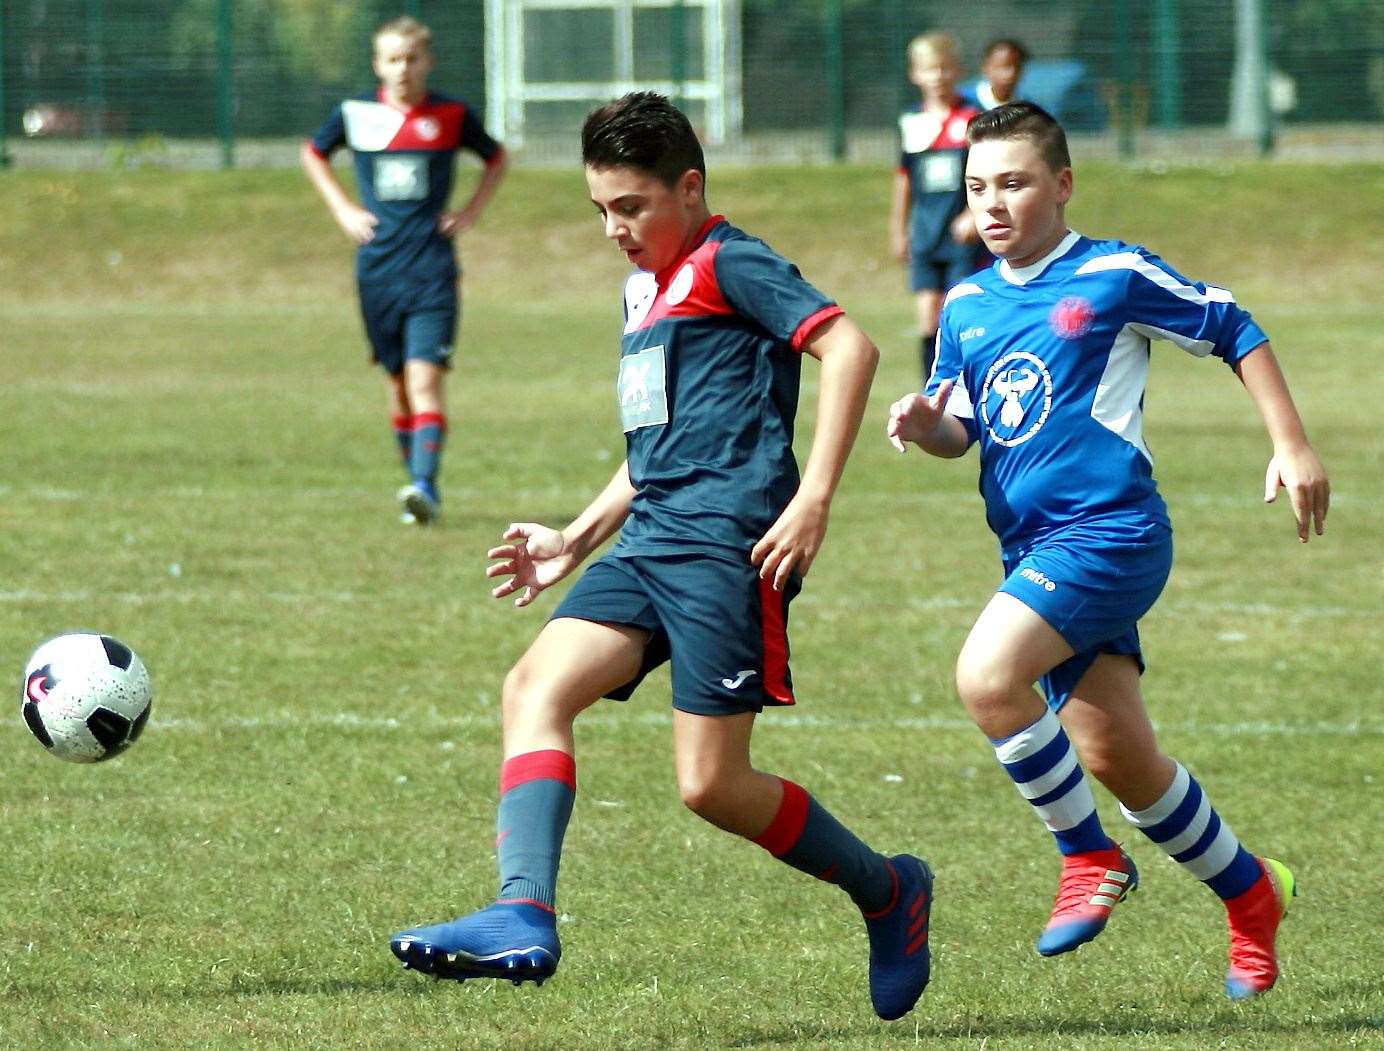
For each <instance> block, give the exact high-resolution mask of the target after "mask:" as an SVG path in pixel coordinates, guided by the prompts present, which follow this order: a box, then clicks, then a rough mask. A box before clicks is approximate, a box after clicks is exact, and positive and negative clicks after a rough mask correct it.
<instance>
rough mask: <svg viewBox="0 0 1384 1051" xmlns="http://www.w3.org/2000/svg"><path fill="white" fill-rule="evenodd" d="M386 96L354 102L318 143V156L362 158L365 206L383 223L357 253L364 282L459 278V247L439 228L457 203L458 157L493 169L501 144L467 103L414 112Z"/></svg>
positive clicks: (435, 103)
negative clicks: (338, 153)
mask: <svg viewBox="0 0 1384 1051" xmlns="http://www.w3.org/2000/svg"><path fill="white" fill-rule="evenodd" d="M383 99H384V96H383V94H382V93H377V94H375V95H366V96H362V97H360V98H355V99H347V100H346V101H345V102H343V103H341V105H339V106H337V108H336V109H335V110H333V111H332V115H331V116H330V117H328V118H327V122H326V123H325V124H323V125H322V127H321V128H319V129H318V131H317V134H316V135H314V136H313V137H312V140H311V146H312V149H313V150H315V151H316V152H317V154H318V156H321V157H328V156H330V155H331V153H332V151H334V150H336V149H337V148H338V147H340V146H347V147H349V148H350V149H351V151H352V152H353V153H354V154H355V162H356V182H357V183H358V184H359V186H360V198H361V204H362V205H364V207H365V208H366V210H367V211H370V212H372V213H374V215H375V216H376V217H377V218H378V219H379V221H380V223H379V226H377V227H376V228H375V236H374V238H373V239H372V240H371V241H370V243H369V244H365V245H361V247H360V250H359V251H358V252H357V253H356V276H357V277H358V278H359V279H360V280H362V281H380V280H387V279H393V278H402V279H404V280H409V281H412V280H417V279H420V278H431V277H436V276H439V275H441V276H444V277H452V278H455V277H456V273H457V265H456V255H455V253H454V251H453V248H452V242H451V240H450V239H449V238H447V237H444V236H443V235H442V233H441V232H440V231H439V230H438V228H437V220H438V217H439V216H440V215H441V214H442V212H443V210H444V209H446V207H447V200H448V198H450V197H451V195H452V172H453V167H454V164H455V161H456V153H457V150H461V149H468V150H471V151H472V152H474V153H476V154H478V155H479V156H480V157H481V159H483V160H485V161H489V160H491V159H492V158H494V157H495V156H497V155H498V154H499V153H500V152H501V147H500V144H499V143H498V142H496V141H495V140H494V139H492V138H491V137H490V136H489V135H487V134H486V131H485V128H484V127H483V126H482V125H481V122H480V121H479V120H478V119H477V118H476V116H475V114H474V113H473V112H472V111H471V109H470V107H469V106H467V105H466V103H464V102H459V101H457V100H455V99H449V98H446V97H444V96H442V95H437V94H429V95H428V96H427V98H425V99H424V100H423V101H422V102H420V103H419V104H418V105H416V106H414V107H413V108H412V109H410V110H408V111H404V110H399V109H395V108H394V107H393V106H390V105H388V104H386V103H385V102H384V100H383Z"/></svg>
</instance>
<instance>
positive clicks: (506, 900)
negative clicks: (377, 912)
mask: <svg viewBox="0 0 1384 1051" xmlns="http://www.w3.org/2000/svg"><path fill="white" fill-rule="evenodd" d="M582 158H583V161H584V163H585V166H586V179H587V186H588V188H589V190H590V195H591V200H592V203H593V204H594V205H595V206H596V209H597V211H598V212H599V214H600V217H601V222H602V226H603V229H604V231H605V235H606V236H607V237H608V238H610V239H611V240H613V241H615V243H616V245H617V246H618V247H619V248H620V250H621V251H622V252H624V254H625V256H626V258H627V259H628V260H629V261H630V262H631V263H632V264H634V266H635V267H637V268H638V269H637V271H636V272H635V273H634V274H633V275H631V277H630V278H629V280H628V282H627V283H626V286H625V325H624V335H623V338H622V341H621V357H620V362H619V374H618V383H617V390H618V403H619V411H620V418H621V421H622V424H623V428H624V431H625V435H626V442H627V451H628V455H627V459H626V462H625V463H623V464H621V465H620V468H619V469H618V470H617V471H616V472H615V475H614V477H612V478H611V480H610V482H609V484H608V485H607V486H606V487H605V489H604V490H603V491H602V492H601V494H600V495H599V496H597V497H596V499H595V500H594V501H593V502H592V503H591V504H590V506H588V507H587V508H586V510H584V511H583V512H582V513H581V514H580V515H578V516H577V518H576V519H575V520H574V521H573V522H572V523H571V524H570V525H569V526H568V527H567V528H566V529H563V530H561V531H558V530H554V529H549V528H547V527H545V526H541V525H538V524H535V523H516V524H514V525H511V526H510V527H509V529H508V530H507V531H506V532H505V534H504V539H505V541H506V543H504V544H502V545H501V546H499V547H496V548H494V549H493V550H491V551H490V553H489V554H490V557H491V558H492V559H496V560H497V561H496V562H495V563H494V564H493V565H492V566H491V567H490V569H489V570H488V573H489V575H490V576H491V577H499V578H505V579H504V580H503V582H502V583H501V584H499V586H497V587H496V588H495V589H494V594H495V596H496V597H503V596H506V595H511V594H515V593H517V594H518V597H517V599H516V602H515V604H516V605H519V606H525V605H528V604H529V603H531V602H533V600H534V599H535V598H536V597H537V596H538V594H539V593H540V592H542V591H543V590H544V589H545V588H548V587H550V586H552V585H553V584H555V583H557V582H558V581H559V580H562V579H563V578H564V577H566V576H567V575H568V574H570V573H571V572H572V571H573V570H575V569H576V567H577V566H578V564H580V563H581V562H582V561H583V559H585V558H586V556H587V555H589V554H590V553H591V552H592V551H593V550H595V549H596V548H597V547H598V546H599V545H600V544H601V543H602V542H603V541H605V540H606V539H607V538H608V537H610V536H612V535H613V534H614V533H615V532H616V531H617V530H618V531H619V532H620V538H619V542H618V543H617V544H616V545H615V546H614V547H613V548H612V549H611V551H610V552H609V553H608V554H606V555H605V556H604V557H602V558H600V559H598V560H597V561H596V562H595V563H593V564H592V565H591V566H590V567H589V568H588V569H587V570H586V572H585V573H584V574H583V575H582V577H581V579H580V580H579V581H577V583H576V584H575V585H574V586H573V588H572V589H571V590H570V591H569V592H568V593H567V595H566V596H565V597H564V599H563V601H562V602H561V603H560V604H559V606H558V608H557V610H556V611H555V612H554V614H553V617H552V619H551V620H549V621H548V623H547V625H546V626H545V627H544V628H543V629H542V631H541V632H540V633H539V635H538V638H537V639H536V640H535V641H534V642H533V644H532V645H531V646H530V647H529V649H528V651H527V652H526V653H525V654H524V656H523V657H522V658H520V660H519V662H518V663H517V664H516V665H515V667H514V669H513V670H512V671H511V672H510V673H509V675H508V676H507V677H506V679H505V684H504V690H503V716H504V763H503V766H502V767H501V770H500V792H501V795H500V805H499V817H498V833H499V839H498V854H499V867H500V890H499V894H498V896H497V899H496V901H495V902H494V904H492V905H490V906H489V907H488V908H485V909H482V910H481V911H480V912H477V913H474V914H472V915H469V916H464V917H461V918H459V919H457V920H454V921H452V922H450V923H442V924H438V925H435V926H432V927H423V928H417V929H413V930H408V931H404V932H402V933H400V934H398V935H395V937H394V938H393V939H392V941H391V947H392V949H393V951H394V953H395V955H396V956H398V957H399V959H400V960H402V961H403V962H404V963H405V965H407V966H409V967H413V968H416V969H418V970H421V971H424V972H427V973H430V974H434V975H438V976H440V977H444V978H457V979H465V978H472V977H492V978H510V979H512V980H515V981H523V980H525V979H534V980H538V981H541V980H543V979H544V978H546V977H548V976H549V975H551V974H552V973H553V971H554V970H555V969H556V967H557V964H558V959H559V954H560V948H559V944H558V934H557V927H556V925H555V917H554V912H553V907H554V906H553V902H554V891H555V884H556V879H557V868H558V857H559V853H560V850H561V847H562V839H563V834H564V831H565V829H566V826H567V821H568V818H569V816H570V814H571V811H572V802H573V796H574V793H575V790H576V761H575V758H574V756H575V749H574V745H573V734H572V726H573V721H574V720H575V719H576V717H577V716H578V715H579V714H580V713H581V712H582V711H584V710H585V709H586V708H588V707H590V706H591V705H592V704H594V703H595V702H596V701H597V700H598V699H599V698H600V697H602V696H608V697H614V698H617V699H624V698H626V697H628V696H629V695H630V693H631V692H632V691H633V690H634V689H635V687H636V686H637V685H638V684H639V682H640V680H641V679H642V678H643V677H644V675H645V674H646V673H647V672H648V671H650V670H651V669H652V668H654V667H656V666H657V665H659V664H661V663H663V662H665V661H667V662H670V664H671V669H672V682H673V708H674V712H673V751H674V763H675V766H676V770H677V780H678V786H679V789H680V791H681V794H682V798H683V801H684V802H685V803H686V804H687V806H688V807H689V808H691V809H692V810H693V811H694V812H695V813H697V814H698V815H699V816H700V817H702V818H704V819H706V820H707V821H709V822H711V823H712V824H714V825H716V826H717V827H719V828H722V829H724V830H726V831H728V832H731V833H734V834H736V835H739V836H743V837H745V838H746V839H749V840H752V841H753V842H755V843H757V844H759V845H760V846H762V847H764V848H765V849H766V850H768V851H769V852H770V853H771V854H773V855H774V856H775V857H777V858H778V859H779V860H781V861H784V862H786V863H787V864H789V865H791V866H793V867H794V868H797V869H799V870H801V871H803V872H806V873H808V874H810V875H812V876H816V877H817V878H819V879H823V880H826V881H828V882H831V883H835V884H837V885H838V886H840V887H841V888H842V889H843V890H845V891H846V892H847V894H849V895H850V897H851V899H852V900H853V901H854V902H855V904H856V905H857V906H859V908H860V909H861V911H862V913H863V914H864V917H865V924H866V928H867V931H868V936H869V942H870V978H869V981H870V992H871V999H872V1002H873V1004H874V1007H875V1010H876V1011H877V1012H878V1013H879V1015H880V1016H881V1017H884V1018H897V1017H900V1016H902V1015H903V1014H905V1013H907V1011H908V1010H909V1009H910V1008H912V1006H913V1004H914V1003H915V1002H916V1001H917V999H918V997H919V995H920V994H921V993H922V991H923V987H924V986H925V985H926V984H927V980H928V968H929V959H930V957H929V948H928V921H929V913H930V908H931V892H932V874H931V872H930V871H929V869H928V867H927V866H926V865H925V864H924V863H923V862H921V861H919V860H918V859H917V858H914V857H912V856H910V855H906V854H903V855H898V856H896V857H894V858H885V857H883V856H882V855H880V854H878V853H876V852H875V851H874V850H872V849H870V848H869V847H868V846H866V845H865V844H864V843H863V842H861V841H860V840H859V839H858V838H856V836H855V835H854V834H853V833H851V832H850V831H849V830H847V829H846V828H845V827H844V826H842V825H841V824H840V823H839V822H838V821H837V820H836V819H835V818H834V817H832V815H831V814H830V813H828V812H827V810H826V809H825V808H824V807H823V806H822V805H821V804H820V803H818V802H817V801H816V800H815V799H814V798H813V797H812V796H810V795H809V794H808V793H807V792H806V791H804V790H803V789H802V788H801V787H799V786H798V785H797V784H794V783H793V782H791V781H788V780H785V779H782V778H779V777H776V776H774V775H772V774H768V773H764V772H762V771H760V770H757V769H755V767H754V766H753V765H752V764H751V761H750V734H751V731H752V729H753V727H754V722H755V716H756V714H757V713H758V712H760V711H761V710H762V709H763V708H764V707H766V706H770V707H772V706H778V705H788V704H793V703H794V695H793V684H792V678H791V676H790V674H789V667H788V639H787V633H786V628H787V621H788V607H789V603H790V602H791V600H792V599H793V597H794V595H796V594H797V592H798V590H799V587H800V586H801V576H802V575H803V574H805V573H806V572H807V570H808V569H809V567H810V566H811V565H812V562H813V559H814V558H815V557H816V555H817V551H818V549H819V547H820V546H821V543H822V539H823V536H824V534H825V532H826V527H827V516H828V512H829V510H830V507H831V500H832V495H833V493H834V492H835V490H836V486H837V482H838V481H839V479H840V476H841V471H842V469H843V468H844V466H845V461H846V456H847V454H848V453H849V451H850V448H851V445H852V444H853V442H854V440H855V435H856V431H857V429H858V427H859V424H860V418H861V414H862V413H863V411H864V407H865V401H866V397H867V395H868V393H869V388H870V382H871V379H872V377H873V375H874V370H875V365H876V361H877V358H878V352H877V351H876V350H875V347H874V345H873V344H872V343H871V342H870V340H869V339H868V338H867V337H866V336H865V334H864V333H863V332H861V330H860V329H859V328H858V327H857V326H856V325H855V324H854V323H853V322H852V321H851V320H850V319H849V318H847V317H846V316H845V315H844V314H843V313H842V311H841V308H840V307H838V306H837V305H836V304H835V303H833V302H832V301H831V300H830V299H829V298H828V297H826V296H824V295H823V294H822V293H821V292H819V291H817V289H815V288H814V287H813V286H812V285H810V284H808V283H807V282H806V281H805V280H803V278H802V276H801V275H800V274H799V272H798V270H797V268H796V267H794V266H793V265H792V264H791V263H789V262H787V261H786V260H784V259H783V258H781V257H780V256H778V255H777V254H776V253H775V252H774V251H773V250H772V249H770V248H769V247H768V246H767V245H765V244H764V243H763V242H762V241H759V240H757V239H755V238H753V237H750V236H748V235H747V234H745V233H744V232H742V231H741V230H739V229H737V228H736V227H734V226H732V225H731V224H730V223H729V222H727V221H726V219H725V218H724V217H722V216H719V215H712V214H711V212H710V210H709V209H708V207H707V203H706V197H705V186H706V166H705V163H704V161H703V158H702V149H701V145H700V143H699V142H698V141H697V137H696V134H695V133H694V132H693V130H692V127H691V125H690V124H689V123H688V121H687V118H686V117H685V116H683V114H682V113H680V112H679V111H678V110H677V109H675V108H674V107H673V106H672V105H671V104H670V103H669V102H668V100H667V99H665V98H663V97H662V96H660V95H656V94H652V93H635V94H630V95H626V96H625V97H624V98H622V99H620V100H619V101H617V102H614V103H611V104H610V105H608V106H605V107H603V108H601V109H598V110H596V111H595V112H593V113H592V114H591V115H590V116H589V117H588V118H587V121H586V124H585V126H584V127H583V129H582ZM803 354H808V355H810V356H812V357H814V358H816V359H818V361H820V363H821V371H820V374H819V375H820V395H819V398H818V418H817V425H816V430H815V432H814V436H813V442H812V451H811V455H810V456H809V457H808V460H807V464H806V467H805V469H804V470H803V472H802V474H801V477H799V472H798V467H797V464H796V462H795V460H794V457H793V451H792V441H793V418H794V415H795V412H796V409H797V401H798V384H799V374H800V370H801V362H802V356H803Z"/></svg>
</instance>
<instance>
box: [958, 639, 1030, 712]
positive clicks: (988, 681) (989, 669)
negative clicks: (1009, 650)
mask: <svg viewBox="0 0 1384 1051" xmlns="http://www.w3.org/2000/svg"><path fill="white" fill-rule="evenodd" d="M1016 685H1019V684H1016V683H1015V682H1014V681H1013V676H1012V674H1011V673H1010V671H1009V669H1007V668H1005V667H1004V666H1003V665H1001V664H999V663H998V662H995V661H988V660H981V659H975V658H973V657H970V656H968V654H967V653H966V652H965V651H963V652H962V654H961V656H960V658H958V660H957V662H956V692H957V694H958V695H959V696H960V697H961V703H962V704H964V705H965V706H966V710H967V711H968V712H970V713H971V715H972V717H973V718H976V719H980V718H981V717H982V716H983V715H985V714H988V713H991V712H1001V711H1004V710H1006V709H1008V708H1009V707H1011V706H1012V704H1013V695H1014V690H1015V687H1016Z"/></svg>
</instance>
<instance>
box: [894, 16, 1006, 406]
mask: <svg viewBox="0 0 1384 1051" xmlns="http://www.w3.org/2000/svg"><path fill="white" fill-rule="evenodd" d="M908 79H909V80H911V81H912V82H913V83H914V84H915V85H917V87H918V89H919V91H920V92H922V101H921V102H920V104H919V106H918V108H917V109H915V110H910V111H908V112H907V113H904V114H903V115H902V116H901V117H900V118H899V135H900V139H901V151H900V155H899V169H898V172H897V174H896V175H895V177H894V196H893V207H892V208H891V209H890V214H889V233H890V246H891V249H892V251H893V254H894V258H896V259H897V260H898V261H899V262H901V263H907V264H908V288H909V291H911V292H912V293H913V295H914V300H915V309H916V310H917V317H918V338H919V346H918V352H919V361H920V364H921V366H922V373H923V379H924V381H926V380H927V377H928V375H929V374H930V373H931V372H932V362H933V357H934V348H935V346H936V342H937V320H938V317H939V316H940V315H941V312H942V296H943V295H944V294H945V292H946V291H947V289H949V288H951V286H952V285H954V284H956V283H957V282H958V281H960V280H961V279H962V278H963V277H965V276H967V275H968V274H970V273H972V272H973V271H974V270H976V269H977V268H979V267H980V266H982V265H983V264H984V263H985V261H986V260H987V259H988V258H989V257H988V255H987V253H986V252H985V249H984V246H982V245H981V243H980V237H979V235H978V234H977V233H976V227H975V222H974V221H973V220H972V219H971V214H970V212H969V210H968V209H967V208H966V187H965V185H964V184H963V182H962V176H963V175H964V173H965V171H966V128H967V126H968V125H969V124H970V123H971V121H972V120H973V119H974V118H975V117H976V115H977V114H978V113H979V112H980V111H979V110H978V109H976V108H975V107H974V106H971V105H969V104H967V103H966V102H965V100H963V99H962V97H961V96H960V95H959V94H957V90H956V86H957V83H958V81H959V80H960V79H961V61H960V59H959V57H958V52H957V45H956V41H955V39H953V38H952V37H951V36H950V35H949V34H947V33H925V34H924V35H922V36H919V37H915V38H914V39H913V41H912V42H910V43H909V45H908Z"/></svg>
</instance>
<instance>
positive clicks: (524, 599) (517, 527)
mask: <svg viewBox="0 0 1384 1051" xmlns="http://www.w3.org/2000/svg"><path fill="white" fill-rule="evenodd" d="M504 539H506V540H510V541H514V543H509V544H501V545H500V546H499V547H492V548H491V549H490V550H489V551H487V552H486V553H485V557H486V558H491V559H499V561H498V562H494V563H492V564H491V565H489V566H486V568H485V575H486V576H488V577H509V579H508V580H506V581H503V582H501V583H500V585H499V586H498V587H495V588H492V589H491V591H490V593H491V594H492V595H493V596H495V597H496V598H504V597H505V596H506V595H512V594H514V592H516V591H518V590H520V589H521V588H522V589H523V594H521V595H520V596H519V597H518V598H517V599H515V600H514V604H515V605H516V606H527V605H528V604H529V603H530V602H532V601H533V600H534V599H536V598H537V597H538V595H539V592H541V591H542V590H543V589H544V588H547V587H550V586H551V585H553V584H556V583H557V582H558V581H559V580H561V579H562V578H563V577H565V576H566V575H567V574H568V573H570V572H572V569H573V567H575V566H576V564H577V560H576V559H575V558H573V557H572V555H571V554H570V553H568V551H567V542H566V541H565V540H564V539H563V537H562V534H561V533H559V532H558V531H557V530H556V529H549V528H548V527H547V526H544V525H539V524H538V523H537V522H514V523H512V524H511V525H510V527H509V528H508V529H506V530H505V532H504Z"/></svg>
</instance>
